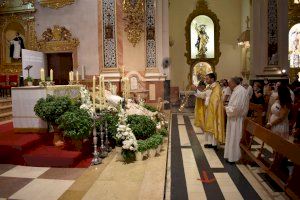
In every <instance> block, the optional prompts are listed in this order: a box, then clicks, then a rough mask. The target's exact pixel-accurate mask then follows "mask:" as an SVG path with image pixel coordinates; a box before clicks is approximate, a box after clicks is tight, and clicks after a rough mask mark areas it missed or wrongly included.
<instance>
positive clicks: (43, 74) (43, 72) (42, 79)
mask: <svg viewBox="0 0 300 200" xmlns="http://www.w3.org/2000/svg"><path fill="white" fill-rule="evenodd" d="M41 81H42V82H44V81H45V70H44V68H42V69H41Z"/></svg>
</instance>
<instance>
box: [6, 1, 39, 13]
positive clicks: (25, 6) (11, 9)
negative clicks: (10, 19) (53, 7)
mask: <svg viewBox="0 0 300 200" xmlns="http://www.w3.org/2000/svg"><path fill="white" fill-rule="evenodd" d="M34 2H35V0H0V14H12V13H14V14H17V13H25V12H35V8H34Z"/></svg>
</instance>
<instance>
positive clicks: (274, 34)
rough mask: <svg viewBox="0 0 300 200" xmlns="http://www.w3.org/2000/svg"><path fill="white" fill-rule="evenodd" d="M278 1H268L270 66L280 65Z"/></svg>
mask: <svg viewBox="0 0 300 200" xmlns="http://www.w3.org/2000/svg"><path fill="white" fill-rule="evenodd" d="M277 28H278V16H277V0H269V1H268V64H269V65H278V29H277Z"/></svg>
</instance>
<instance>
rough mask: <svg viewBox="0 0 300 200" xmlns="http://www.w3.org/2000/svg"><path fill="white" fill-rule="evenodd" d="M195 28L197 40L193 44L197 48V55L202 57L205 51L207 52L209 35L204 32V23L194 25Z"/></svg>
mask: <svg viewBox="0 0 300 200" xmlns="http://www.w3.org/2000/svg"><path fill="white" fill-rule="evenodd" d="M195 29H196V31H197V34H198V39H197V42H196V44H195V46H196V47H197V49H198V55H197V57H199V58H202V57H206V55H205V54H206V52H207V47H206V45H207V43H208V40H209V36H208V35H207V33H206V30H205V29H206V25H204V24H201V25H197V24H196V26H195Z"/></svg>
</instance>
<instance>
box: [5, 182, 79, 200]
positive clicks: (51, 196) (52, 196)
mask: <svg viewBox="0 0 300 200" xmlns="http://www.w3.org/2000/svg"><path fill="white" fill-rule="evenodd" d="M73 182H74V181H70V180H54V179H35V180H33V181H32V182H30V183H29V184H27V185H26V186H25V187H23V188H22V189H21V190H19V191H18V192H16V193H15V194H14V195H12V196H11V197H10V198H13V199H24V200H27V199H28V200H56V199H58V198H59V197H60V196H61V195H62V194H63V193H64V192H65V191H66V190H67V189H68V188H69V187H70V186H71V185H72V184H73Z"/></svg>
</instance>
